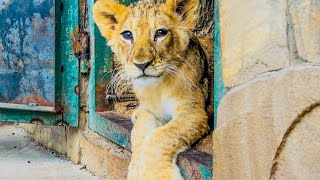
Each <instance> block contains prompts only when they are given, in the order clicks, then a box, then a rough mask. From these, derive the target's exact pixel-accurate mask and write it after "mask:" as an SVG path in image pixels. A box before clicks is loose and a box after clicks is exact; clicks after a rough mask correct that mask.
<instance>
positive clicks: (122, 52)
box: [93, 0, 209, 180]
mask: <svg viewBox="0 0 320 180" xmlns="http://www.w3.org/2000/svg"><path fill="white" fill-rule="evenodd" d="M198 5H199V1H198V0H167V1H166V2H165V3H161V2H151V1H140V2H138V3H135V4H133V5H130V6H128V7H126V6H124V5H122V4H119V3H117V2H116V1H114V0H99V1H98V2H97V3H96V4H95V6H94V9H93V13H94V20H95V22H96V23H97V25H98V27H99V29H100V31H101V33H102V35H103V36H104V37H105V38H106V39H107V40H108V44H109V45H110V46H111V48H112V50H113V52H114V54H115V57H116V60H117V61H118V63H119V64H120V65H121V67H120V68H119V69H117V70H118V74H117V75H116V78H115V79H116V80H117V81H118V80H119V79H121V80H122V81H126V82H128V81H129V82H132V84H133V89H134V92H135V94H136V96H137V97H138V99H139V107H138V109H137V110H136V111H135V112H134V113H133V115H132V121H133V123H134V128H133V130H132V134H131V143H132V160H131V162H130V166H129V174H128V179H130V180H144V179H145V180H152V179H161V180H162V179H183V178H182V176H181V174H180V172H179V169H178V167H177V165H176V162H175V161H176V157H177V154H178V153H180V152H181V151H184V150H185V149H187V148H188V147H189V146H190V145H192V144H193V143H194V142H195V141H196V140H198V139H199V138H201V137H202V136H203V135H204V134H205V133H207V132H208V130H209V126H208V117H207V114H206V111H205V98H206V96H207V95H206V92H205V91H204V90H203V86H204V84H206V83H207V84H208V81H207V79H206V77H205V74H204V69H205V68H207V67H205V62H204V58H203V57H202V56H203V52H202V49H201V46H200V43H199V41H198V39H197V38H196V37H195V36H194V34H193V32H192V30H193V28H194V27H195V24H196V20H197V8H198ZM159 29H167V30H168V32H167V34H165V35H164V36H161V37H160V38H159V37H158V36H155V34H156V32H158V31H157V30H159ZM126 31H130V32H131V35H132V38H127V37H128V36H126V37H124V36H123V35H122V34H121V33H123V32H126ZM130 37H131V36H130ZM128 39H129V40H128ZM146 63H147V64H148V66H147V67H146V68H145V69H144V70H143V69H141V68H140V69H139V68H138V66H137V65H141V64H146ZM143 74H145V75H148V76H143Z"/></svg>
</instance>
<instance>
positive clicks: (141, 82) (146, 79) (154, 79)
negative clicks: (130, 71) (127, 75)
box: [132, 74, 161, 88]
mask: <svg viewBox="0 0 320 180" xmlns="http://www.w3.org/2000/svg"><path fill="white" fill-rule="evenodd" d="M160 76H161V75H159V76H152V75H146V74H144V75H141V76H139V77H137V78H134V79H133V81H132V82H133V85H134V86H136V87H140V88H141V87H146V86H152V85H156V84H158V83H159V82H160V80H161V77H160Z"/></svg>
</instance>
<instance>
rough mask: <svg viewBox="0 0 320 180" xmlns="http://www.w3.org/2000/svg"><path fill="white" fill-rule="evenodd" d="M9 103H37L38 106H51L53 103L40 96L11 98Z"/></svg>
mask: <svg viewBox="0 0 320 180" xmlns="http://www.w3.org/2000/svg"><path fill="white" fill-rule="evenodd" d="M9 103H14V104H37V105H38V106H49V107H53V106H54V103H51V102H49V101H47V100H45V99H43V98H42V97H40V96H25V97H23V98H22V100H17V99H15V100H13V101H11V102H9Z"/></svg>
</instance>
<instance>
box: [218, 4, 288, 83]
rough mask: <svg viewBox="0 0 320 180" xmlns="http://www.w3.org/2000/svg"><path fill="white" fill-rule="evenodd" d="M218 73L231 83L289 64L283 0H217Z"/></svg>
mask: <svg viewBox="0 0 320 180" xmlns="http://www.w3.org/2000/svg"><path fill="white" fill-rule="evenodd" d="M219 3H220V6H219V8H220V33H221V55H222V77H223V80H224V83H225V86H226V87H233V86H236V85H239V84H241V83H244V82H246V81H248V80H251V79H253V78H254V77H255V76H257V75H259V74H261V73H263V72H266V71H271V70H277V69H281V68H283V67H286V66H288V65H289V52H288V47H287V29H286V28H287V20H286V1H270V0H255V1H249V0H246V1H237V0H223V1H220V2H219Z"/></svg>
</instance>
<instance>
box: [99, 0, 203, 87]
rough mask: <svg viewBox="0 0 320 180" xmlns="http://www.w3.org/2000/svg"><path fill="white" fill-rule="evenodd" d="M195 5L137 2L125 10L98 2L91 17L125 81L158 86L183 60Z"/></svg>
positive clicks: (109, 0)
mask: <svg viewBox="0 0 320 180" xmlns="http://www.w3.org/2000/svg"><path fill="white" fill-rule="evenodd" d="M198 4H199V2H198V0H167V1H166V2H165V3H159V2H149V1H140V2H138V3H136V4H133V5H130V6H128V7H126V6H124V5H122V4H119V3H117V2H116V1H114V0H99V1H98V2H97V3H96V4H95V6H94V9H93V14H94V20H95V22H96V23H97V25H98V27H99V29H100V31H101V33H102V35H103V36H104V37H105V38H106V39H107V40H108V44H109V45H110V46H111V48H112V50H113V52H114V53H115V55H116V57H117V58H116V59H117V60H118V61H119V62H120V64H121V65H122V68H123V70H124V71H123V73H124V75H125V76H126V78H128V79H130V80H132V82H133V84H134V85H137V86H146V85H154V84H157V83H159V82H160V81H161V79H163V77H164V76H166V75H170V74H173V73H174V72H175V71H176V70H177V69H178V68H179V66H180V65H181V64H182V63H183V62H184V61H185V57H184V55H185V52H186V50H187V48H188V44H189V41H190V36H191V35H192V30H193V28H194V27H195V24H196V20H197V9H198Z"/></svg>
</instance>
